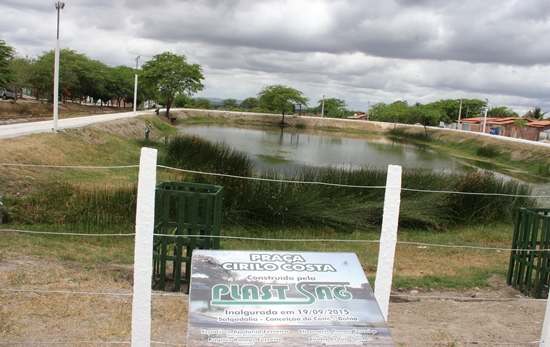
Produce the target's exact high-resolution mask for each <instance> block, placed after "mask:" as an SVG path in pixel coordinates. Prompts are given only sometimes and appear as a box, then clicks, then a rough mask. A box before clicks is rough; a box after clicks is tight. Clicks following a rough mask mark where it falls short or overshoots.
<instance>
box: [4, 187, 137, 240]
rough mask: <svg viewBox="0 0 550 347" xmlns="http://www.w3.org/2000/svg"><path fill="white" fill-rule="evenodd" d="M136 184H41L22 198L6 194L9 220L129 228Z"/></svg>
mask: <svg viewBox="0 0 550 347" xmlns="http://www.w3.org/2000/svg"><path fill="white" fill-rule="evenodd" d="M136 196H137V188H136V187H135V186H134V185H121V186H116V187H109V186H102V187H91V188H90V187H82V186H78V185H72V184H69V183H53V184H51V185H48V186H44V187H43V188H42V189H40V190H39V191H38V192H37V193H36V194H33V195H31V196H28V197H25V198H19V197H9V196H7V197H6V201H5V205H6V206H9V214H8V215H7V216H6V221H5V222H8V223H15V224H28V225H30V224H44V225H49V224H51V225H57V226H59V228H60V229H63V228H65V229H67V228H68V229H72V230H75V231H88V232H96V231H99V230H104V229H106V228H108V229H111V230H113V229H120V230H123V231H124V232H126V231H132V230H133V225H134V223H135V210H136Z"/></svg>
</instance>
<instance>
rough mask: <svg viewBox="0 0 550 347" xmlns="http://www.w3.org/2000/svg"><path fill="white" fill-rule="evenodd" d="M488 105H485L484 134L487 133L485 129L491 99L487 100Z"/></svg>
mask: <svg viewBox="0 0 550 347" xmlns="http://www.w3.org/2000/svg"><path fill="white" fill-rule="evenodd" d="M485 101H487V104H486V105H485V118H484V119H483V130H482V131H483V132H485V127H486V126H487V112H488V111H489V99H485Z"/></svg>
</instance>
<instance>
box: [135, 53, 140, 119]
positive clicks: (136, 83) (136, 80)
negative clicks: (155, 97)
mask: <svg viewBox="0 0 550 347" xmlns="http://www.w3.org/2000/svg"><path fill="white" fill-rule="evenodd" d="M139 57H140V56H139V55H138V56H137V58H136V78H135V81H134V117H135V116H136V104H137V87H138V60H139Z"/></svg>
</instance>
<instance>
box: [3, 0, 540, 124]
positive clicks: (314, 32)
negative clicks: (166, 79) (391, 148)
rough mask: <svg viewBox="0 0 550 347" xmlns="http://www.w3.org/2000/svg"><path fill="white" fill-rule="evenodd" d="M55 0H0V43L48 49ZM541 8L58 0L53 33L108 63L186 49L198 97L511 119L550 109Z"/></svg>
mask: <svg viewBox="0 0 550 347" xmlns="http://www.w3.org/2000/svg"><path fill="white" fill-rule="evenodd" d="M55 3H56V2H55V1H44V0H2V2H1V3H0V14H1V18H2V20H1V21H0V39H2V40H4V41H6V43H7V44H8V45H10V46H12V47H14V48H15V49H16V51H17V52H18V54H19V55H21V56H31V57H32V56H36V55H40V54H42V53H43V52H45V51H49V50H52V49H53V48H54V47H55V38H56V23H57V11H56V9H55ZM549 15H550V1H548V0H287V1H284V0H150V1H145V0H93V1H92V0H66V1H65V8H64V9H63V10H62V11H61V21H60V37H61V47H62V48H70V49H73V50H75V51H77V52H78V53H84V54H86V55H87V56H88V57H89V58H91V59H94V60H99V61H101V62H103V63H105V64H108V65H113V66H117V65H127V66H131V67H133V66H135V59H136V57H137V56H138V55H140V56H141V58H140V60H139V63H140V65H141V64H142V63H143V62H145V61H147V60H149V59H151V58H152V57H153V56H154V55H155V54H158V53H162V52H164V51H171V52H173V53H177V54H185V55H186V56H187V58H188V60H189V62H192V63H199V64H201V65H202V67H203V70H204V75H205V81H204V82H205V85H206V88H205V90H204V91H202V92H200V93H199V94H197V96H202V97H218V98H222V99H225V98H235V99H244V98H246V97H250V96H255V95H256V94H257V93H258V92H259V91H260V89H261V88H262V87H263V86H265V85H271V84H284V85H287V86H289V87H293V88H296V89H298V90H300V91H302V92H303V93H304V94H305V95H306V96H307V97H308V98H309V99H310V105H316V104H317V101H318V100H320V99H322V97H323V95H324V96H325V97H326V98H332V97H334V98H340V99H343V100H345V101H346V103H347V105H348V108H350V109H354V110H363V111H366V110H367V108H368V105H369V103H370V105H373V104H375V103H378V102H385V103H391V102H394V101H396V100H406V101H408V102H409V104H413V103H415V102H419V103H422V104H424V103H429V102H432V101H437V100H441V99H459V98H478V99H482V100H484V99H488V100H489V104H490V106H492V107H494V106H507V107H509V108H512V109H514V110H515V111H516V112H518V113H520V115H521V114H523V113H524V112H525V111H527V110H528V109H533V108H534V107H541V108H542V109H543V111H550V78H548V77H550V18H549ZM549 113H550V112H549Z"/></svg>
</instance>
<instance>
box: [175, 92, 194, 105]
mask: <svg viewBox="0 0 550 347" xmlns="http://www.w3.org/2000/svg"><path fill="white" fill-rule="evenodd" d="M174 106H175V107H178V108H183V107H187V108H189V107H193V99H191V98H190V97H188V96H187V95H185V94H177V95H176V96H175V97H174Z"/></svg>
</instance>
